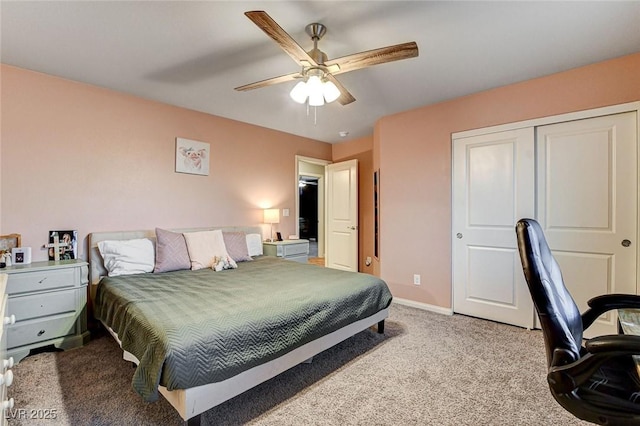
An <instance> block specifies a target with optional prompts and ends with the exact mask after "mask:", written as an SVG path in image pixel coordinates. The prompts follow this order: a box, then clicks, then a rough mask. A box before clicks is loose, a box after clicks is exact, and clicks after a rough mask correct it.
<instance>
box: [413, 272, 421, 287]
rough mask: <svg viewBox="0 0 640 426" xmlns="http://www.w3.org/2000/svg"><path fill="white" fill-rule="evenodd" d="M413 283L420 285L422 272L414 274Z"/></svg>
mask: <svg viewBox="0 0 640 426" xmlns="http://www.w3.org/2000/svg"><path fill="white" fill-rule="evenodd" d="M413 283H414V284H415V285H420V274H413Z"/></svg>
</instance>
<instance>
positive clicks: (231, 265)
mask: <svg viewBox="0 0 640 426" xmlns="http://www.w3.org/2000/svg"><path fill="white" fill-rule="evenodd" d="M237 267H238V264H237V263H236V261H235V260H233V259H232V258H231V257H230V256H214V257H213V263H212V264H211V269H213V270H214V271H216V272H220V271H222V270H223V269H236V268H237Z"/></svg>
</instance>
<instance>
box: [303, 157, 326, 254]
mask: <svg viewBox="0 0 640 426" xmlns="http://www.w3.org/2000/svg"><path fill="white" fill-rule="evenodd" d="M295 161H296V167H295V171H296V175H295V179H294V183H295V208H294V213H295V222H296V226H295V230H296V235H298V236H299V235H300V192H299V188H298V181H299V179H300V163H309V164H313V165H316V166H322V168H323V169H324V168H326V166H327V165H329V164H332V163H333V162H332V161H330V160H322V159H320V158H313V157H305V156H303V155H296V157H295ZM325 177H326V170H325V173H324V175H323V176H322V178H321V179H322V181H323V183H324V181H325ZM323 189H324V190H323V191H322V195H320V194H319V195H318V198H320V197H322V200H318V201H319V202H318V210H319V211H318V218H319V220H320V218H322V223H318V240H320V239H321V238H322V242H321V241H318V256H320V255H321V254H322V255H323V256H326V253H321V249H322V252H324V251H325V250H326V249H325V242H326V241H327V234H326V232H327V226H326V225H327V218H326V200H327V193H326V185H323ZM320 201H322V202H320ZM320 210H322V211H321V212H320ZM320 213H322V214H320Z"/></svg>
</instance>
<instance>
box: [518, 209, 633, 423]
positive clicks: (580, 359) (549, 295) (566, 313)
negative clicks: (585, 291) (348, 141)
mask: <svg viewBox="0 0 640 426" xmlns="http://www.w3.org/2000/svg"><path fill="white" fill-rule="evenodd" d="M516 234H517V238H518V249H519V251H520V260H521V261H522V269H523V271H524V275H525V278H526V280H527V284H528V286H529V291H530V292H531V297H532V298H533V302H534V304H535V307H536V311H537V312H538V316H539V318H540V324H541V326H542V332H543V335H544V343H545V347H546V352H547V364H548V366H549V370H548V374H547V381H548V382H549V388H550V390H551V394H552V395H553V397H554V398H555V399H556V401H558V403H559V404H560V405H562V407H564V408H565V409H566V410H567V411H569V412H570V413H571V414H573V415H574V416H576V417H578V418H580V419H583V420H587V421H589V422H593V423H598V424H607V425H631V424H634V425H640V377H639V376H638V370H637V369H636V364H635V362H634V360H633V358H632V357H631V356H632V355H640V336H633V335H624V334H618V335H610V336H599V337H595V338H593V339H590V340H587V341H585V343H584V345H583V339H582V332H583V330H584V329H586V328H587V327H589V326H590V325H591V324H592V323H593V322H594V321H595V320H596V318H598V317H599V316H600V315H601V314H603V313H605V312H607V311H609V310H612V309H633V308H635V309H640V296H636V295H627V294H608V295H603V296H598V297H595V298H593V299H591V300H590V301H589V302H588V304H589V309H587V311H586V312H584V313H583V314H582V315H581V314H580V311H578V308H577V306H576V304H575V302H574V301H573V298H572V297H571V294H569V292H568V291H567V289H566V287H565V286H564V282H563V280H562V273H561V271H560V267H559V266H558V263H557V262H556V260H555V259H554V257H553V255H552V254H551V250H550V249H549V246H548V245H547V241H546V239H545V237H544V234H543V232H542V229H541V227H540V225H539V224H538V222H536V221H535V220H533V219H522V220H520V221H518V223H517V225H516Z"/></svg>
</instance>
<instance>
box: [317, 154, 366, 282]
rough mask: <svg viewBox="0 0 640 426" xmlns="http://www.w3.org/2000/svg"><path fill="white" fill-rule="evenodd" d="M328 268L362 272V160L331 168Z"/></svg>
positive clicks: (327, 183)
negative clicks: (360, 244) (360, 210)
mask: <svg viewBox="0 0 640 426" xmlns="http://www.w3.org/2000/svg"><path fill="white" fill-rule="evenodd" d="M326 172H327V179H326V180H327V182H326V189H327V250H326V254H327V257H326V260H325V263H326V266H328V267H329V268H335V269H342V270H345V271H354V272H357V271H358V160H349V161H344V162H341V163H334V164H329V165H327V167H326Z"/></svg>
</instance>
